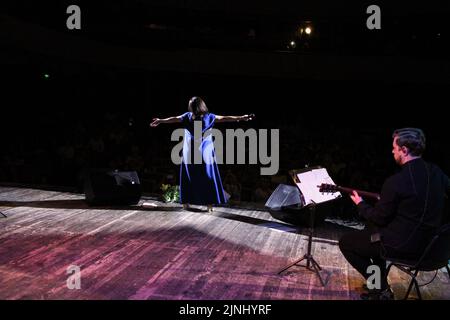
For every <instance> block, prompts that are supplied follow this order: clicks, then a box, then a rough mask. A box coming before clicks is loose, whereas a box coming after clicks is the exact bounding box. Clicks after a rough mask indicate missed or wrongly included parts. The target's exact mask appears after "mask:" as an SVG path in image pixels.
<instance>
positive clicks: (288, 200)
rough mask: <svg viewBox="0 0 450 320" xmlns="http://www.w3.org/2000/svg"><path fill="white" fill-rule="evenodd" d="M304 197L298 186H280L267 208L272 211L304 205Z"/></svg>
mask: <svg viewBox="0 0 450 320" xmlns="http://www.w3.org/2000/svg"><path fill="white" fill-rule="evenodd" d="M302 203H303V202H302V197H301V194H300V191H299V190H298V188H297V187H296V186H289V185H287V184H280V185H278V187H277V188H276V189H275V191H274V192H273V193H272V195H271V196H270V198H269V199H268V200H267V202H266V204H265V206H266V207H267V208H269V209H272V210H278V209H281V208H282V207H287V206H293V205H300V206H301V205H302Z"/></svg>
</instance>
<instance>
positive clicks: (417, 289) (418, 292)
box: [414, 278, 422, 300]
mask: <svg viewBox="0 0 450 320" xmlns="http://www.w3.org/2000/svg"><path fill="white" fill-rule="evenodd" d="M414 287H415V288H416V292H417V296H418V297H419V300H422V294H421V293H420V288H419V283H417V280H416V278H414Z"/></svg>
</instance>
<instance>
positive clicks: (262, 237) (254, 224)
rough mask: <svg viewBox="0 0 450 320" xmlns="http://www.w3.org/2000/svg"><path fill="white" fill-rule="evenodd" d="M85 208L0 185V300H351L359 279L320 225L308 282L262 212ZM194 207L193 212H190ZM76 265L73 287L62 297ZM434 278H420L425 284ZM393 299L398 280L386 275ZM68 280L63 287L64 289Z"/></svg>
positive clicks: (294, 232) (293, 248) (292, 231)
mask: <svg viewBox="0 0 450 320" xmlns="http://www.w3.org/2000/svg"><path fill="white" fill-rule="evenodd" d="M142 202H143V200H142V201H141V203H140V205H137V206H129V207H100V208H92V207H89V206H87V205H86V204H85V202H84V196H83V195H82V194H73V193H67V192H56V191H44V190H37V189H28V188H13V187H0V211H2V212H4V213H5V214H6V215H7V216H8V217H7V218H2V217H0V299H99V300H103V299H107V300H109V299H138V300H141V299H167V300H175V299H177V300H178V299H189V300H203V299H208V300H222V299H227V300H260V299H276V300H292V299H295V300H297V299H326V300H328V299H344V300H348V299H358V298H359V294H360V293H361V290H360V287H361V286H362V284H363V279H362V278H361V277H360V276H359V275H358V273H357V272H356V270H354V269H353V268H352V267H350V266H349V265H348V263H347V262H346V261H345V259H344V257H343V256H342V254H341V253H340V251H339V248H338V246H337V240H338V239H339V236H340V235H341V234H342V233H343V232H346V231H348V230H349V229H346V228H344V227H340V226H337V225H335V224H329V223H325V224H324V225H323V226H321V227H319V230H317V231H318V233H317V234H318V235H320V237H319V236H318V237H316V238H314V245H313V255H314V257H315V259H316V260H317V261H318V262H319V264H320V265H321V266H322V268H323V272H322V273H321V274H322V276H323V277H324V279H325V280H326V286H325V287H323V286H321V284H320V282H319V280H318V278H317V276H316V275H315V274H314V273H313V272H310V271H308V270H306V269H304V268H301V267H298V266H294V267H292V268H290V269H289V270H287V271H286V272H284V273H283V274H281V275H278V274H277V272H278V271H279V270H280V269H281V268H282V267H284V266H285V265H287V264H288V263H290V262H292V261H295V259H297V258H299V257H301V256H303V254H304V253H305V252H306V249H307V230H306V229H301V228H300V229H297V228H295V227H293V226H290V225H288V224H285V223H284V222H281V221H279V220H276V219H274V218H273V217H271V215H270V214H269V213H268V212H265V211H257V210H243V209H233V208H225V207H218V208H216V209H215V211H214V212H213V213H207V212H204V211H202V208H201V207H195V208H194V211H183V210H181V208H180V206H176V205H166V204H164V203H160V202H157V201H151V202H152V203H154V204H155V207H150V208H149V207H143V206H141V204H142ZM195 209H197V210H195ZM70 266H78V267H79V268H80V270H81V273H80V284H81V288H80V289H69V287H68V285H67V281H68V278H69V277H70V276H71V274H68V273H67V270H68V268H69V267H70ZM433 275H434V273H424V274H421V275H420V279H421V282H426V281H427V280H428V279H431V277H432V276H433ZM389 280H390V283H391V285H392V287H393V289H394V292H395V294H396V297H397V298H399V297H402V296H403V294H404V292H405V287H406V284H407V277H406V276H405V275H402V274H401V273H400V272H399V271H397V270H393V272H392V275H391V276H390V279H389ZM69 282H70V281H69ZM422 292H423V296H424V298H425V299H450V284H449V278H448V275H447V273H444V272H442V271H440V272H439V273H438V275H437V277H436V279H435V281H434V282H433V283H431V284H430V285H428V286H426V287H423V288H422Z"/></svg>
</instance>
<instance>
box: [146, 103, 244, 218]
mask: <svg viewBox="0 0 450 320" xmlns="http://www.w3.org/2000/svg"><path fill="white" fill-rule="evenodd" d="M188 111H189V112H186V113H184V114H182V115H180V116H176V117H169V118H165V119H159V118H155V119H153V122H152V123H151V124H150V126H151V127H156V126H158V125H159V124H161V123H180V122H181V123H182V124H183V127H184V129H185V131H184V132H185V133H184V141H183V157H182V162H181V168H180V200H181V203H182V204H183V207H184V208H185V209H187V208H188V207H189V204H194V205H207V207H208V212H211V211H212V210H213V209H212V208H213V205H214V204H223V203H226V202H227V199H226V197H225V193H224V190H223V187H222V180H221V178H220V173H219V168H218V166H217V162H216V158H215V150H214V143H213V138H212V134H211V130H212V128H213V126H214V124H215V123H219V122H231V121H248V120H251V119H252V115H243V116H219V115H216V114H213V113H210V112H209V111H208V108H207V107H206V104H205V102H204V101H203V100H202V99H201V98H199V97H193V98H192V99H191V100H189V105H188ZM196 123H197V127H196V125H195V124H196ZM200 124H201V126H200ZM195 128H198V129H199V128H201V137H200V139H196V138H198V137H195ZM198 129H197V130H198ZM196 152H197V155H195V153H196ZM199 159H201V160H200V161H198V160H199Z"/></svg>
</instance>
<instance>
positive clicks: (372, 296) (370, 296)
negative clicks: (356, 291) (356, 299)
mask: <svg viewBox="0 0 450 320" xmlns="http://www.w3.org/2000/svg"><path fill="white" fill-rule="evenodd" d="M360 297H361V299H362V300H394V293H393V292H392V290H391V288H387V289H384V290H379V289H372V290H370V289H369V290H368V292H366V293H362V294H361V296H360Z"/></svg>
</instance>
